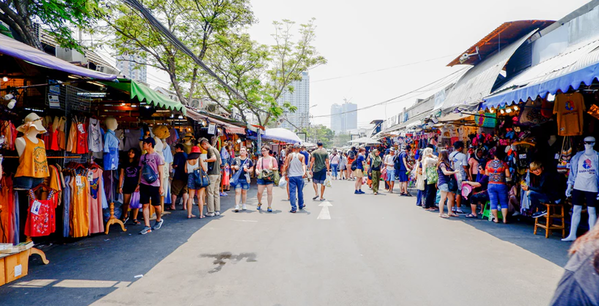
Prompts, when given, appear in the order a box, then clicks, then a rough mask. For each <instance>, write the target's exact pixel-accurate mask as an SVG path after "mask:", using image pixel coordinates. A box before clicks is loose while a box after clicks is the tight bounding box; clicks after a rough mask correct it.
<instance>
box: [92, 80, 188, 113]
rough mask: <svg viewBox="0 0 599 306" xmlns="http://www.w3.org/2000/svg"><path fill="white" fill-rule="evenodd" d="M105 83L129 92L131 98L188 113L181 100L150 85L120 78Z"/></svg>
mask: <svg viewBox="0 0 599 306" xmlns="http://www.w3.org/2000/svg"><path fill="white" fill-rule="evenodd" d="M102 83H103V84H105V85H108V86H110V87H113V88H116V89H118V90H121V91H124V92H126V93H128V94H129V96H130V97H131V99H137V100H139V101H140V102H146V103H147V104H150V105H153V106H155V107H158V108H162V109H170V110H175V111H180V112H182V113H183V114H186V113H187V110H186V109H185V106H184V105H183V104H181V102H177V101H174V100H171V99H169V98H168V97H166V96H164V95H162V94H160V93H158V92H156V91H154V90H152V89H150V87H148V86H146V85H143V84H141V83H137V82H135V81H132V80H127V79H119V82H118V83H117V82H102Z"/></svg>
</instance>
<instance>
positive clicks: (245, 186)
mask: <svg viewBox="0 0 599 306" xmlns="http://www.w3.org/2000/svg"><path fill="white" fill-rule="evenodd" d="M237 189H243V190H249V189H250V183H248V182H247V181H246V180H239V181H237V185H235V190H237Z"/></svg>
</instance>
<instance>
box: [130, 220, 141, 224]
mask: <svg viewBox="0 0 599 306" xmlns="http://www.w3.org/2000/svg"><path fill="white" fill-rule="evenodd" d="M131 222H132V223H133V224H135V225H139V224H140V222H139V221H137V219H133V221H131Z"/></svg>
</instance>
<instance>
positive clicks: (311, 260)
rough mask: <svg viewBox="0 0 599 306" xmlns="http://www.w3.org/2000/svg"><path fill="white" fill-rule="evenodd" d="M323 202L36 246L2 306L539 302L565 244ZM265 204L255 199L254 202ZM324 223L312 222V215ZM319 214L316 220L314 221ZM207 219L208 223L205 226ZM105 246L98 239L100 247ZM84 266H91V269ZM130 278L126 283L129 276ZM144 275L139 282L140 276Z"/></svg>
mask: <svg viewBox="0 0 599 306" xmlns="http://www.w3.org/2000/svg"><path fill="white" fill-rule="evenodd" d="M333 183H334V187H333V188H330V189H328V190H327V192H326V194H325V196H326V198H327V201H328V203H330V205H331V206H328V203H327V204H324V205H322V206H319V205H321V204H322V203H321V202H317V201H312V199H311V198H312V196H313V189H312V187H311V186H308V187H307V188H306V189H305V191H306V198H307V201H306V202H307V208H306V209H305V211H300V212H298V213H296V214H290V213H289V212H288V211H289V202H286V201H283V197H284V191H283V189H281V188H275V199H274V205H273V209H274V210H275V212H274V213H266V212H258V211H256V210H255V209H256V206H255V204H256V198H255V196H254V195H255V186H252V190H251V191H250V193H251V197H250V198H249V199H248V204H250V205H248V210H247V211H245V212H240V213H234V212H233V211H232V210H231V207H232V199H233V197H232V195H229V196H228V197H226V198H223V201H224V207H225V208H226V209H227V210H226V211H225V213H223V215H222V217H220V218H219V219H204V220H203V221H200V220H186V219H185V220H184V213H182V212H181V211H178V212H176V213H174V214H171V215H169V216H166V217H165V220H166V221H165V225H164V227H163V229H161V230H159V231H156V232H153V233H151V234H149V235H146V236H141V235H138V234H137V231H138V230H139V227H133V226H129V229H130V232H127V233H121V232H120V230H117V228H116V227H114V228H113V229H112V230H111V233H110V235H108V236H104V235H97V236H94V237H93V238H91V239H86V240H81V241H80V242H78V243H72V244H67V245H64V246H53V247H52V248H50V250H47V251H46V252H47V255H48V258H49V259H50V260H51V263H50V265H48V266H42V265H40V264H39V261H36V260H32V261H31V262H32V264H31V265H30V272H29V275H28V276H27V277H25V278H23V279H21V280H18V281H16V282H14V283H11V284H7V285H6V286H3V287H1V288H0V304H2V305H34V304H35V305H63V306H66V305H87V304H92V303H93V305H547V304H548V303H549V301H550V299H551V297H552V295H553V291H554V290H555V287H556V284H557V282H558V280H559V278H560V277H561V275H562V273H563V269H562V267H563V265H565V263H566V261H567V256H566V251H567V248H568V247H569V244H567V243H563V242H560V241H559V239H558V236H557V235H556V236H554V237H551V238H549V239H545V238H544V235H540V234H539V235H537V236H534V235H533V234H532V231H533V228H532V226H531V225H530V224H526V223H523V222H516V223H514V224H508V225H503V224H493V223H492V222H488V221H486V220H485V221H483V220H470V219H465V218H464V217H463V216H462V217H460V218H459V219H451V220H445V219H441V218H439V217H438V216H437V214H436V213H431V212H426V211H424V210H422V209H421V208H419V207H417V206H415V198H414V197H410V198H408V197H399V196H398V195H397V194H393V195H385V194H383V195H379V196H373V195H371V194H368V193H369V192H370V191H369V190H367V187H366V188H365V190H367V194H366V195H354V194H353V192H352V186H353V182H346V181H334V182H333ZM264 200H266V199H264ZM327 209H328V212H329V216H330V219H328V218H319V216H322V215H323V213H322V211H323V210H327ZM325 215H326V214H325ZM206 220H208V221H206ZM107 239H109V240H107ZM92 263H93V264H92ZM136 275H137V278H136ZM140 275H143V277H140Z"/></svg>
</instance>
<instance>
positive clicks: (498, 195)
mask: <svg viewBox="0 0 599 306" xmlns="http://www.w3.org/2000/svg"><path fill="white" fill-rule="evenodd" d="M487 192H488V193H489V201H490V202H491V209H494V210H497V207H498V206H501V209H507V207H508V206H507V205H508V196H507V185H505V184H489V188H488V189H487Z"/></svg>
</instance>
